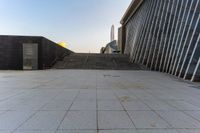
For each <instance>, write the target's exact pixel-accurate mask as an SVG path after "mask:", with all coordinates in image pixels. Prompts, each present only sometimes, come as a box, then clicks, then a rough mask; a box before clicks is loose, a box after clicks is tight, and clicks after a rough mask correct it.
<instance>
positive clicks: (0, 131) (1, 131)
mask: <svg viewBox="0 0 200 133" xmlns="http://www.w3.org/2000/svg"><path fill="white" fill-rule="evenodd" d="M0 133H11V131H5V130H0Z"/></svg>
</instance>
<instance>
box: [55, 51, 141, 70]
mask: <svg viewBox="0 0 200 133" xmlns="http://www.w3.org/2000/svg"><path fill="white" fill-rule="evenodd" d="M53 69H106V70H142V69H144V68H143V67H142V66H140V65H138V64H135V63H130V62H129V57H128V56H127V55H120V54H88V53H73V54H71V55H70V56H66V57H65V58H64V59H63V61H58V62H57V63H56V64H55V65H54V66H53Z"/></svg>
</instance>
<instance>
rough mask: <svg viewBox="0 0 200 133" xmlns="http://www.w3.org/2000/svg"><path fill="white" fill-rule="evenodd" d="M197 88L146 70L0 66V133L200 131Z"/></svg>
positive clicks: (195, 85)
mask: <svg viewBox="0 0 200 133" xmlns="http://www.w3.org/2000/svg"><path fill="white" fill-rule="evenodd" d="M199 88H200V87H199V84H195V83H190V82H184V81H182V80H178V79H177V78H175V77H173V76H170V75H167V74H163V73H158V72H150V71H109V70H104V71H100V70H47V71H0V133H200V89H199Z"/></svg>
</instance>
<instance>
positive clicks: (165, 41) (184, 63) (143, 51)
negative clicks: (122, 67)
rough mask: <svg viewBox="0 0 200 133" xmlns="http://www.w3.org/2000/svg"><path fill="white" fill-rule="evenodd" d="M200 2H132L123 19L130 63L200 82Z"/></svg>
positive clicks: (123, 45) (172, 0) (154, 0)
mask: <svg viewBox="0 0 200 133" xmlns="http://www.w3.org/2000/svg"><path fill="white" fill-rule="evenodd" d="M199 13H200V0H133V1H132V3H131V5H130V6H129V8H128V9H127V11H126V13H125V15H124V16H123V18H122V20H121V24H122V27H121V34H122V37H121V38H122V40H121V41H120V42H121V45H122V48H123V50H122V51H123V52H124V53H125V54H128V55H130V61H131V62H135V63H140V64H143V65H146V67H148V68H149V69H151V70H157V71H161V72H166V73H169V74H173V75H176V76H178V77H180V78H184V79H189V80H191V81H200V14H199Z"/></svg>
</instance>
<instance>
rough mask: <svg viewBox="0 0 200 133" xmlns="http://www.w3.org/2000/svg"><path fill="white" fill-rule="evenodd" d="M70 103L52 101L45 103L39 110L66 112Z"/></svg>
mask: <svg viewBox="0 0 200 133" xmlns="http://www.w3.org/2000/svg"><path fill="white" fill-rule="evenodd" d="M71 104H72V101H69V100H68V101H65V100H53V101H51V102H49V103H47V104H46V105H45V106H44V107H43V108H41V109H40V110H58V111H59V110H68V109H69V107H70V106H71Z"/></svg>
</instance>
